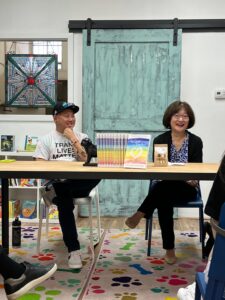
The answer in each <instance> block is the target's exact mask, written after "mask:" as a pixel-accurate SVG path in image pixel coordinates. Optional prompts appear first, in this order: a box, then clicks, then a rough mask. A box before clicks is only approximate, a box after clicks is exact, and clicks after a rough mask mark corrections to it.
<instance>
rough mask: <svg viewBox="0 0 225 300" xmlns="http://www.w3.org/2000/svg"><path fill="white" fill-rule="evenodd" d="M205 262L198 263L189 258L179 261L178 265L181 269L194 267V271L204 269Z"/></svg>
mask: <svg viewBox="0 0 225 300" xmlns="http://www.w3.org/2000/svg"><path fill="white" fill-rule="evenodd" d="M205 266H206V264H201V265H199V264H198V261H195V260H189V261H187V262H185V263H180V264H179V267H180V268H183V269H186V270H187V269H194V270H195V271H196V272H203V271H204V269H205Z"/></svg>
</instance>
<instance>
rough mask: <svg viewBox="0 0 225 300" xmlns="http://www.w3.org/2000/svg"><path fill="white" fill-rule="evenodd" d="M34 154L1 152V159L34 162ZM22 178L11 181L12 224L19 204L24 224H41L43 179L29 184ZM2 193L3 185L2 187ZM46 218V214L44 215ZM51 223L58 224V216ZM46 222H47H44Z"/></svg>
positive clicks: (34, 180)
mask: <svg viewBox="0 0 225 300" xmlns="http://www.w3.org/2000/svg"><path fill="white" fill-rule="evenodd" d="M32 156H33V152H28V151H18V152H0V159H1V160H2V159H16V160H32V159H33V158H32ZM26 181H27V180H23V179H21V178H16V179H15V178H14V179H11V180H10V181H9V197H10V201H9V213H10V222H12V220H13V219H14V218H13V212H14V211H15V210H17V206H18V204H19V211H20V215H19V217H20V219H21V221H22V222H28V223H29V222H31V223H36V222H37V223H38V222H39V207H40V205H39V203H40V201H41V194H40V187H41V184H42V180H41V179H32V180H30V181H28V182H26ZM0 192H1V185H0ZM42 215H43V216H44V218H45V214H42ZM49 220H50V222H51V223H56V222H58V218H57V215H56V214H54V216H50V217H49ZM43 221H45V220H43Z"/></svg>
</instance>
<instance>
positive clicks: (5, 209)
mask: <svg viewBox="0 0 225 300" xmlns="http://www.w3.org/2000/svg"><path fill="white" fill-rule="evenodd" d="M8 201H9V181H8V178H2V247H3V248H4V250H5V252H6V254H8V253H9V203H8Z"/></svg>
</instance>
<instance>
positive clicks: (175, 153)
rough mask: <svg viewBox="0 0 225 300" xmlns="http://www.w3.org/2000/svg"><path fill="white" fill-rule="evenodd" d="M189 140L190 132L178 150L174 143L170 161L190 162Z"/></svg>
mask: <svg viewBox="0 0 225 300" xmlns="http://www.w3.org/2000/svg"><path fill="white" fill-rule="evenodd" d="M188 141H189V134H187V137H186V139H185V140H184V142H183V144H182V146H181V148H180V149H179V150H177V149H176V148H175V146H174V145H173V144H171V148H170V151H171V152H170V162H171V163H187V162H188Z"/></svg>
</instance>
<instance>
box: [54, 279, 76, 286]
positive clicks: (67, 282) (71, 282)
mask: <svg viewBox="0 0 225 300" xmlns="http://www.w3.org/2000/svg"><path fill="white" fill-rule="evenodd" d="M59 283H60V284H61V285H62V286H67V287H75V286H78V285H80V283H81V281H80V280H79V279H75V278H70V279H67V280H60V281H59Z"/></svg>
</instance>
